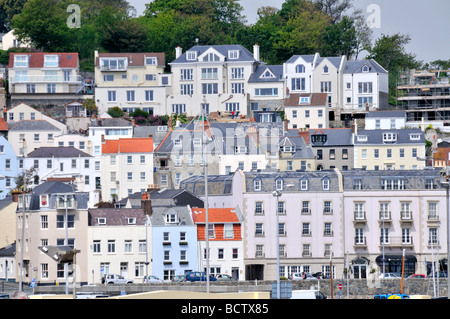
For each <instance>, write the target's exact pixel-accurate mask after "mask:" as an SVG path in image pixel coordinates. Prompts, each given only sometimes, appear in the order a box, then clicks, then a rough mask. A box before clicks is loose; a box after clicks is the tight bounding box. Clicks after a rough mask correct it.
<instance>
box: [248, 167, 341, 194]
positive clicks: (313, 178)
mask: <svg viewBox="0 0 450 319" xmlns="http://www.w3.org/2000/svg"><path fill="white" fill-rule="evenodd" d="M244 175H245V180H246V183H245V185H246V190H245V191H246V192H255V190H254V188H253V181H254V180H255V179H260V180H261V181H262V182H261V191H260V192H262V193H264V192H272V191H274V190H275V181H276V180H277V179H282V180H283V191H284V192H308V191H309V192H314V191H315V192H333V191H339V176H338V174H337V173H336V172H335V171H334V170H322V171H305V172H292V171H285V172H275V173H265V172H245V173H244ZM304 178H306V179H308V190H307V191H305V190H303V191H302V190H301V187H300V180H301V179H304ZM324 178H329V179H330V190H323V189H322V180H323V179H324Z"/></svg>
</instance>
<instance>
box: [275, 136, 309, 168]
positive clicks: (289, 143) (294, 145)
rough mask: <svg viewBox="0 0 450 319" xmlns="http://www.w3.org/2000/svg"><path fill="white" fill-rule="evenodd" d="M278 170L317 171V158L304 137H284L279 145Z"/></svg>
mask: <svg viewBox="0 0 450 319" xmlns="http://www.w3.org/2000/svg"><path fill="white" fill-rule="evenodd" d="M278 168H279V170H280V171H313V170H315V169H316V156H315V154H314V151H313V149H312V147H311V146H310V145H307V144H306V143H305V140H304V139H303V137H302V136H299V135H297V136H296V135H290V134H289V133H288V135H287V136H285V137H282V138H281V139H280V144H279V158H278Z"/></svg>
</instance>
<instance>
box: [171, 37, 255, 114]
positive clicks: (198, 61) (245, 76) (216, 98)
mask: <svg viewBox="0 0 450 319" xmlns="http://www.w3.org/2000/svg"><path fill="white" fill-rule="evenodd" d="M175 56H176V58H175V60H174V61H172V62H170V63H169V65H170V67H171V72H172V75H173V78H172V94H171V95H170V96H169V97H168V102H167V104H168V108H169V109H168V112H167V113H166V114H170V113H177V114H182V113H185V114H186V115H188V116H197V115H199V114H200V113H201V112H202V110H205V111H206V112H207V113H209V114H211V113H214V114H215V115H217V116H218V115H219V114H220V115H221V116H226V117H228V116H229V117H231V116H232V115H237V114H239V115H243V116H247V115H248V114H249V109H248V106H249V105H248V96H249V83H248V81H249V78H250V76H251V75H252V74H253V72H254V71H255V68H256V67H257V66H258V65H259V64H260V57H259V46H258V45H255V46H254V52H253V54H252V53H251V52H250V51H248V50H247V49H246V48H244V47H243V46H241V45H211V46H207V45H205V46H203V45H196V46H194V47H192V48H190V49H188V50H187V51H186V52H184V53H183V52H182V48H180V47H177V48H176V55H175Z"/></svg>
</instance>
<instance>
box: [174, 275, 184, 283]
mask: <svg viewBox="0 0 450 319" xmlns="http://www.w3.org/2000/svg"><path fill="white" fill-rule="evenodd" d="M184 281H186V275H176V276H175V277H173V278H172V282H184Z"/></svg>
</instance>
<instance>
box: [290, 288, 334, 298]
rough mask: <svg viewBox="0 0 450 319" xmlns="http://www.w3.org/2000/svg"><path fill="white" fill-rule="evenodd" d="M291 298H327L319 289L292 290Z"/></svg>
mask: <svg viewBox="0 0 450 319" xmlns="http://www.w3.org/2000/svg"><path fill="white" fill-rule="evenodd" d="M291 299H327V296H325V295H324V294H323V293H321V292H320V291H319V290H292V297H291Z"/></svg>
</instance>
